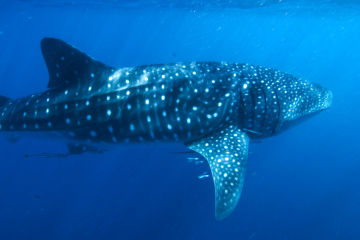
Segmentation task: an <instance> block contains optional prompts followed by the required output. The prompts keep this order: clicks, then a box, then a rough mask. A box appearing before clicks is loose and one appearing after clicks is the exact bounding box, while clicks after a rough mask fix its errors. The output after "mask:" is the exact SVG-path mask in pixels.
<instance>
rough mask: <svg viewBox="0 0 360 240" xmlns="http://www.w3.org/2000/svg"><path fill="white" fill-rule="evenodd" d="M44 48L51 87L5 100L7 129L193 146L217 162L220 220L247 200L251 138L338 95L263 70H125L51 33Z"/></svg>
mask: <svg viewBox="0 0 360 240" xmlns="http://www.w3.org/2000/svg"><path fill="white" fill-rule="evenodd" d="M41 47H42V52H43V56H44V58H45V61H46V64H47V67H48V70H49V75H50V80H49V84H48V88H49V89H48V90H47V91H45V92H42V93H40V94H35V95H31V96H28V97H25V98H21V99H16V100H10V99H8V98H5V97H0V130H2V131H17V132H21V131H31V132H39V131H42V132H57V133H61V134H63V135H65V136H66V137H68V138H71V139H72V140H75V141H79V142H81V141H90V142H106V143H113V144H117V143H128V142H130V143H137V142H150V141H151V142H152V141H160V142H169V141H172V142H181V143H184V144H185V145H186V146H187V147H188V148H190V149H191V150H193V151H196V152H198V153H200V154H201V155H202V156H203V157H205V158H206V159H207V161H208V163H209V165H210V168H211V173H212V177H213V180H214V186H215V216H216V219H218V220H221V219H224V218H225V217H227V216H228V215H229V214H230V213H231V212H232V211H233V209H234V208H235V206H236V205H237V203H238V200H239V197H240V194H241V190H242V187H243V183H244V176H245V169H246V162H247V155H248V145H249V139H250V138H264V137H270V136H272V135H275V134H277V133H279V132H281V131H282V130H284V129H286V128H287V127H288V126H290V125H292V124H293V123H295V122H297V120H299V119H303V118H304V117H306V116H310V115H312V114H313V113H316V112H319V111H321V110H324V109H326V108H328V107H329V106H330V105H331V101H332V93H331V92H330V91H329V90H327V89H325V88H323V87H321V86H319V85H317V84H314V83H310V82H308V81H306V80H303V79H300V78H296V77H294V76H292V75H290V74H286V73H282V72H280V71H277V70H274V69H269V68H265V67H261V66H253V65H249V64H238V63H225V62H191V63H171V64H161V65H146V66H137V67H131V68H120V69H115V68H112V67H109V66H106V65H104V64H103V63H101V62H98V61H96V60H94V59H92V58H90V57H88V56H87V55H85V54H84V53H82V52H80V51H79V50H77V49H75V48H74V47H72V46H70V45H68V44H66V43H64V42H62V41H61V40H57V39H51V38H45V39H43V40H42V42H41Z"/></svg>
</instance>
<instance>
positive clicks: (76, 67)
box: [41, 38, 113, 88]
mask: <svg viewBox="0 0 360 240" xmlns="http://www.w3.org/2000/svg"><path fill="white" fill-rule="evenodd" d="M41 50H42V54H43V56H44V59H45V62H46V65H47V68H48V71H49V83H48V88H57V87H63V86H66V85H70V84H74V83H77V84H81V82H82V81H88V80H90V79H92V78H99V77H103V76H104V74H109V73H110V72H112V71H113V68H111V67H108V66H106V65H105V64H103V63H101V62H99V61H96V60H94V59H92V58H91V57H89V56H87V55H86V54H85V53H82V52H81V51H79V50H77V49H76V48H74V47H73V46H70V45H69V44H67V43H65V42H63V41H61V40H59V39H54V38H44V39H43V40H42V41H41Z"/></svg>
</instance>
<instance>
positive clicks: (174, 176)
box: [0, 0, 360, 240]
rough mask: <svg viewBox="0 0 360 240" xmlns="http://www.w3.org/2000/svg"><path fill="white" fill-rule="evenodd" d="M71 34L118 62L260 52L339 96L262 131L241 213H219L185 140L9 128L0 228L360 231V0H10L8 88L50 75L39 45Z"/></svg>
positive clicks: (255, 58)
mask: <svg viewBox="0 0 360 240" xmlns="http://www.w3.org/2000/svg"><path fill="white" fill-rule="evenodd" d="M46 36H47V37H56V38H60V39H63V40H65V41H67V42H69V43H71V44H73V45H75V46H77V47H79V48H80V49H81V50H83V51H84V52H86V53H88V54H89V55H91V56H92V57H95V58H96V59H99V60H101V61H103V62H104V63H106V64H108V65H111V66H116V67H123V66H134V65H141V64H151V63H167V62H178V61H194V60H205V61H208V60H215V61H231V62H248V63H252V64H259V65H264V66H268V67H273V68H277V69H281V70H282V71H286V72H289V73H292V74H294V75H296V76H301V77H303V78H306V79H309V80H311V81H313V82H317V83H319V84H321V85H323V86H326V87H327V88H329V89H331V90H332V91H333V94H334V100H333V106H332V108H331V109H329V110H327V111H325V112H322V113H321V114H319V115H317V116H315V117H313V118H312V119H310V120H308V121H306V122H303V123H302V124H300V125H298V126H296V127H294V128H292V129H289V130H288V131H287V132H285V133H283V134H281V135H279V136H276V137H273V138H269V139H266V140H263V141H262V142H260V143H259V142H255V143H251V144H250V154H249V160H248V169H247V176H246V182H245V186H244V190H243V193H242V197H241V199H240V201H239V204H238V207H237V208H236V210H235V211H234V213H233V214H232V215H231V216H230V217H229V218H227V219H225V220H224V221H221V222H218V221H216V220H215V218H214V189H213V183H212V180H211V178H202V179H199V178H198V176H200V175H202V174H203V173H204V172H207V173H209V172H210V170H209V167H208V166H207V164H206V163H203V164H194V163H189V162H188V161H187V159H186V156H185V155H184V154H177V153H176V152H181V151H186V149H185V148H184V147H183V146H181V145H174V144H171V145H170V144H167V145H145V146H144V145H143V146H136V145H132V146H127V145H124V146H119V147H117V148H116V149H112V150H111V151H108V152H106V153H104V154H84V155H80V156H70V157H67V158H44V157H33V158H25V157H24V155H25V154H36V153H41V152H53V153H62V152H66V148H65V144H64V142H62V141H61V140H53V141H49V140H43V139H37V138H31V137H30V138H23V139H21V140H20V141H19V142H17V143H9V142H8V141H6V139H5V138H3V137H1V138H0V154H1V155H0V159H1V161H0V239H4V240H8V239H9V240H10V239H16V240H18V239H37V240H42V239H59V240H60V239H61V240H62V239H229V240H230V239H249V240H262V239H276V240H292V239H296V240H297V239H299V240H300V239H326V240H332V239H346V240H349V239H360V228H359V221H360V193H359V189H360V174H359V172H360V161H359V160H360V150H359V147H360V140H359V138H358V135H359V133H360V129H359V126H358V125H359V122H360V110H359V104H360V101H359V98H360V90H359V88H360V83H359V80H360V46H359V43H360V5H359V4H358V3H357V1H355V0H353V1H349V0H347V1H341V0H338V1H335V0H331V1H295V0H291V1H290V0H289V1H286V0H283V1H275V0H269V1H266V0H262V1H260V0H259V1H215V0H214V1H200V0H199V1H197V0H194V1H171V0H167V1H162V0H154V1H141V0H137V1H129V0H128V1H115V0H113V1H110V0H108V1H85V0H83V1H76V0H73V1H55V0H51V1H35V0H34V1H31V0H29V1H24V0H23V1H4V0H3V1H0V94H1V95H6V96H9V97H11V98H16V97H22V96H26V95H29V94H32V93H36V92H41V91H44V90H45V89H46V86H47V81H48V73H47V69H46V66H45V63H44V61H43V59H42V55H41V52H40V48H39V42H40V40H41V39H42V38H43V37H46Z"/></svg>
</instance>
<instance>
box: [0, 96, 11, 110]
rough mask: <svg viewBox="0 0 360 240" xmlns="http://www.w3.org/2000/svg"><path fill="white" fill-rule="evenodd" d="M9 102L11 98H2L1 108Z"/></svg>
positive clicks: (0, 99)
mask: <svg viewBox="0 0 360 240" xmlns="http://www.w3.org/2000/svg"><path fill="white" fill-rule="evenodd" d="M9 101H10V98H7V97H4V96H0V107H2V106H4V105H5V104H6V103H7V102H9Z"/></svg>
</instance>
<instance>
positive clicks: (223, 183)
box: [187, 126, 249, 220]
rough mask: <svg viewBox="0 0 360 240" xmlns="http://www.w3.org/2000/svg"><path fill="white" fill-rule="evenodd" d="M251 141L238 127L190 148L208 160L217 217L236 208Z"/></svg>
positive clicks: (197, 142)
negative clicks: (213, 187) (213, 186)
mask: <svg viewBox="0 0 360 240" xmlns="http://www.w3.org/2000/svg"><path fill="white" fill-rule="evenodd" d="M248 143H249V138H248V136H247V135H246V133H244V132H242V131H241V130H240V129H239V128H237V127H236V126H228V127H227V128H225V129H223V130H220V131H218V132H215V133H213V134H212V135H210V136H207V137H205V138H202V139H200V140H198V141H195V142H192V143H191V144H188V145H187V146H188V147H189V148H190V149H191V150H193V151H196V152H198V153H200V154H201V155H202V156H204V157H205V158H206V160H207V161H208V163H209V165H210V169H211V173H212V177H213V181H214V185H215V217H216V219H217V220H222V219H224V218H226V217H227V216H228V215H230V213H231V212H232V211H233V210H234V208H235V207H236V205H237V203H238V201H239V198H240V195H241V190H242V187H243V183H244V177H245V170H246V161H247V155H248Z"/></svg>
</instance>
